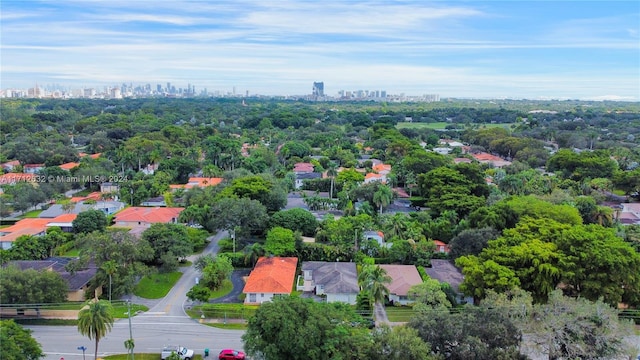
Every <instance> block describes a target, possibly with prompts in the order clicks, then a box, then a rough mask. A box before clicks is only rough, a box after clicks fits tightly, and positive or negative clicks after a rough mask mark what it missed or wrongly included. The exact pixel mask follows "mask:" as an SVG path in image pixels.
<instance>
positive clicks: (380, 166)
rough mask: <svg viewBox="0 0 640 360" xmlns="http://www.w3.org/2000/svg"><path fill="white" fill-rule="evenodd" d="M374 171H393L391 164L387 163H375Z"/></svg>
mask: <svg viewBox="0 0 640 360" xmlns="http://www.w3.org/2000/svg"><path fill="white" fill-rule="evenodd" d="M373 171H376V172H382V171H391V165H387V164H378V165H374V166H373Z"/></svg>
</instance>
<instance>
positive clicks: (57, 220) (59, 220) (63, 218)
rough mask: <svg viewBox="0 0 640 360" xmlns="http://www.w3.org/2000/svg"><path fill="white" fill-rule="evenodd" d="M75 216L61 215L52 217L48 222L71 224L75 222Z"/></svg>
mask: <svg viewBox="0 0 640 360" xmlns="http://www.w3.org/2000/svg"><path fill="white" fill-rule="evenodd" d="M77 216H78V214H62V215H58V216H56V217H54V218H53V219H50V220H49V222H52V223H67V222H73V220H75V219H76V217H77Z"/></svg>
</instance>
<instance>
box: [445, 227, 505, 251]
mask: <svg viewBox="0 0 640 360" xmlns="http://www.w3.org/2000/svg"><path fill="white" fill-rule="evenodd" d="M499 235H500V233H498V231H496V230H495V229H493V228H489V227H487V228H482V229H468V230H463V231H462V232H461V233H459V234H458V235H456V236H455V237H454V238H453V239H451V242H449V248H450V250H451V251H450V252H449V255H450V256H451V257H452V258H454V259H456V258H459V257H460V256H465V255H478V254H480V252H481V251H482V249H484V248H485V247H487V244H488V243H489V240H493V239H496V238H498V236H499Z"/></svg>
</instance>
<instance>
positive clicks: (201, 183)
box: [169, 177, 224, 190]
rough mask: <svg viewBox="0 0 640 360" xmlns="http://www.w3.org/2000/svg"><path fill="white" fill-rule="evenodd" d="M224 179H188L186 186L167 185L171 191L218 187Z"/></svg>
mask: <svg viewBox="0 0 640 360" xmlns="http://www.w3.org/2000/svg"><path fill="white" fill-rule="evenodd" d="M223 180H224V179H223V178H217V177H190V178H189V181H188V182H187V183H186V184H173V185H169V188H170V189H171V190H177V189H185V190H189V189H193V188H196V187H198V188H203V187H207V186H216V185H219V184H220V183H221V182H222V181H223Z"/></svg>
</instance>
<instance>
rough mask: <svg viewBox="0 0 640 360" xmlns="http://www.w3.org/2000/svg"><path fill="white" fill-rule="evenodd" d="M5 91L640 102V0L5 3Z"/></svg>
mask: <svg viewBox="0 0 640 360" xmlns="http://www.w3.org/2000/svg"><path fill="white" fill-rule="evenodd" d="M0 33H1V34H2V37H1V38H0V51H1V52H2V57H1V58H0V89H11V88H17V89H28V88H33V87H34V85H35V84H36V83H38V84H39V85H40V86H41V87H42V86H45V85H47V84H50V85H51V84H60V85H61V86H64V87H68V88H102V87H105V86H120V85H121V84H122V83H123V82H125V83H127V84H128V83H134V84H136V85H141V84H152V86H155V84H166V83H167V82H171V83H172V84H176V87H182V88H186V86H187V84H191V85H193V86H195V87H196V93H199V92H200V91H201V90H203V89H205V88H206V89H207V90H208V91H209V92H210V93H213V92H216V91H219V92H222V93H229V92H232V91H233V88H234V87H235V88H236V93H237V94H244V93H245V92H246V91H247V90H248V91H249V94H250V95H251V94H260V95H264V96H300V95H305V94H311V89H312V84H313V82H314V81H322V82H324V83H325V94H326V95H330V96H335V94H337V93H338V91H340V90H345V91H355V90H385V91H386V92H387V94H400V93H404V94H405V95H407V96H422V95H424V94H438V95H440V97H441V98H468V99H530V100H536V99H542V100H548V99H559V100H563V99H573V100H584V101H601V100H610V101H632V102H635V101H640V2H637V1H625V0H622V1H569V0H566V1H483V0H478V1H472V2H470V1H462V0H449V1H444V0H439V1H419V0H405V1H400V2H399V1H391V0H379V1H375V2H374V1H359V0H353V1H346V0H333V1H332V0H328V1H326V2H322V3H316V2H309V1H303V0H278V1H266V2H265V1H257V0H234V1H230V0H220V1H215V2H213V1H204V0H175V1H170V2H156V1H148V0H139V1H134V2H125V1H91V2H84V1H72V0H69V1H61V2H50V1H37V0H33V1H18V0H7V1H3V2H2V12H1V13H0Z"/></svg>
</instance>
